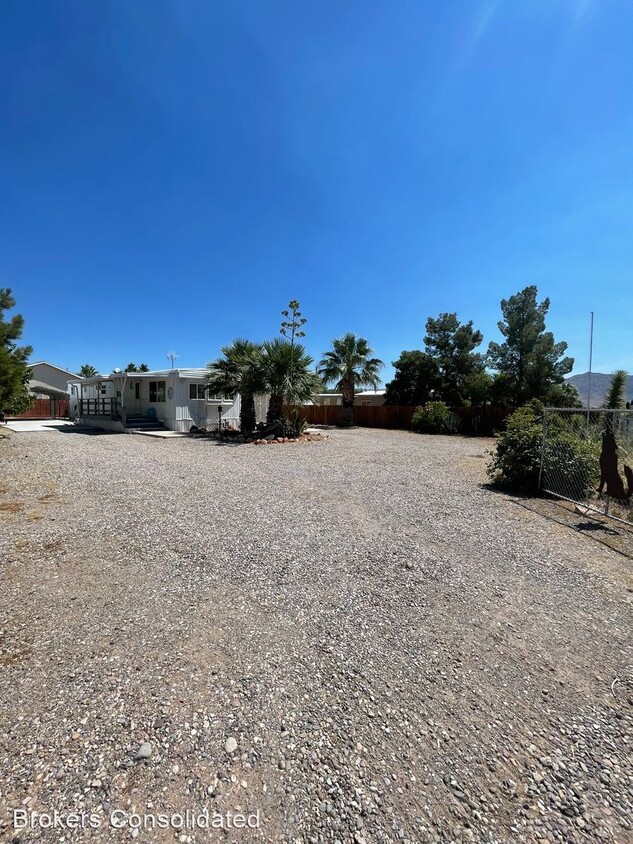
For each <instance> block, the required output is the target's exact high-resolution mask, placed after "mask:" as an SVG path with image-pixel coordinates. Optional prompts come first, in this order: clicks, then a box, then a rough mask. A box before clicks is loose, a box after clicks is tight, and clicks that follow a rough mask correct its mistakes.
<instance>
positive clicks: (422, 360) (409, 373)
mask: <svg viewBox="0 0 633 844" xmlns="http://www.w3.org/2000/svg"><path fill="white" fill-rule="evenodd" d="M392 366H393V367H394V369H395V375H394V377H393V380H392V381H390V382H389V383H388V384H387V387H386V391H385V404H395V405H416V406H418V405H423V404H426V403H427V402H428V401H429V399H430V398H431V396H432V395H433V394H434V392H435V390H437V388H438V386H439V371H438V367H437V363H436V362H435V361H434V360H433V358H432V357H431V356H430V355H429V354H427V353H426V352H421V351H419V349H413V350H412V351H410V352H401V354H400V357H399V358H398V360H395V361H393V363H392Z"/></svg>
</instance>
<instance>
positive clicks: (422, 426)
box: [411, 401, 460, 434]
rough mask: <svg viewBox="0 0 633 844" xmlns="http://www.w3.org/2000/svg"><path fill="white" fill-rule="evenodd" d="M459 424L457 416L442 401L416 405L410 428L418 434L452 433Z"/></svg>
mask: <svg viewBox="0 0 633 844" xmlns="http://www.w3.org/2000/svg"><path fill="white" fill-rule="evenodd" d="M459 425H460V421H459V417H458V416H457V415H456V414H454V413H452V412H451V410H450V408H449V407H448V406H447V405H446V404H444V402H443V401H431V402H427V403H426V404H425V405H422V407H416V409H415V412H414V414H413V416H412V417H411V428H412V429H413V430H414V431H417V432H418V433H419V434H454V433H456V432H457V430H458V429H459Z"/></svg>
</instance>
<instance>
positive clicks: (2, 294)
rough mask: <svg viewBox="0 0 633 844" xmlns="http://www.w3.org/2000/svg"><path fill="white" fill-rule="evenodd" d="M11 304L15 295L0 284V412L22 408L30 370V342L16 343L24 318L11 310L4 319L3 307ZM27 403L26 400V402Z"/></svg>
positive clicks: (4, 309) (13, 302)
mask: <svg viewBox="0 0 633 844" xmlns="http://www.w3.org/2000/svg"><path fill="white" fill-rule="evenodd" d="M14 307H15V299H14V298H13V296H12V295H11V290H10V289H8V288H0V412H1V413H7V412H13V413H17V412H20V411H21V410H23V409H24V407H23V404H24V402H25V401H26V396H27V395H28V391H27V387H26V385H27V382H28V380H29V376H30V371H29V365H28V359H29V356H30V354H31V352H32V351H33V349H32V348H31V346H18V344H17V341H18V340H19V339H20V338H21V337H22V332H23V330H24V318H23V317H22V316H20V314H14V315H13V316H12V317H11V318H10V319H5V316H4V313H3V312H4V311H8V310H10V309H11V308H14ZM28 404H30V400H29V402H28ZM28 404H27V407H28Z"/></svg>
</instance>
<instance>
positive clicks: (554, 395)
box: [547, 381, 582, 407]
mask: <svg viewBox="0 0 633 844" xmlns="http://www.w3.org/2000/svg"><path fill="white" fill-rule="evenodd" d="M547 401H548V403H549V404H550V405H551V406H552V407H582V402H581V401H580V396H579V395H578V390H577V389H576V388H575V387H574V385H573V384H568V383H567V382H566V381H564V382H563V383H562V384H554V385H553V386H552V387H550V389H549V390H548V392H547Z"/></svg>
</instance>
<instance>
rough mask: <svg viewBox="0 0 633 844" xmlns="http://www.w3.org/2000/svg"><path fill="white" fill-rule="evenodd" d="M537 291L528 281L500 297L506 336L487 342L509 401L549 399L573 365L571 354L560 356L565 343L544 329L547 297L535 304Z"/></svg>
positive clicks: (502, 323)
mask: <svg viewBox="0 0 633 844" xmlns="http://www.w3.org/2000/svg"><path fill="white" fill-rule="evenodd" d="M537 294H538V291H537V288H536V286H535V285H531V286H529V287H525V288H524V289H523V290H521V291H519V292H518V293H515V295H514V296H511V297H510V298H509V299H503V300H502V302H501V313H502V315H503V320H501V321H500V322H499V323H498V326H499V331H500V332H501V334H502V335H503V337H504V338H505V340H504V342H503V343H495V342H492V343H490V345H489V346H488V363H489V365H490V366H491V367H492V369H493V370H495V371H496V372H497V373H498V374H499V376H500V377H501V379H502V380H501V381H500V384H501V385H502V386H503V388H504V389H505V391H506V393H507V399H508V403H509V404H511V405H522V404H525V403H526V402H528V401H530V400H531V399H535V398H536V399H541V400H543V401H546V402H549V401H551V399H550V396H551V395H552V392H553V388H554V387H557V386H560V385H561V384H563V382H564V378H565V375H567V374H568V373H569V372H570V371H571V369H572V366H573V365H574V361H573V358H570V357H563V356H564V354H565V352H566V350H567V343H563V342H561V343H556V342H555V341H554V335H553V334H552V332H551V331H546V330H545V317H546V316H547V312H548V310H549V306H550V300H549V299H544V300H543V301H542V302H541V303H540V304H538V302H537ZM554 392H555V391H554Z"/></svg>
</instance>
